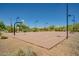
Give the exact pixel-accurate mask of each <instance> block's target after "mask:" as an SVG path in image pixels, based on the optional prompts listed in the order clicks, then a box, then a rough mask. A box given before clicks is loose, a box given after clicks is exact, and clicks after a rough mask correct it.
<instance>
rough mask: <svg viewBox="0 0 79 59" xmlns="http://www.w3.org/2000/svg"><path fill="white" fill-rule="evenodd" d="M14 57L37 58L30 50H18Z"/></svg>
mask: <svg viewBox="0 0 79 59" xmlns="http://www.w3.org/2000/svg"><path fill="white" fill-rule="evenodd" d="M16 55H17V56H37V54H36V53H35V52H33V51H32V50H30V49H29V48H28V49H26V50H23V49H19V50H18V52H17V53H16Z"/></svg>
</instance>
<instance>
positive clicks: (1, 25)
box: [0, 21, 6, 31]
mask: <svg viewBox="0 0 79 59" xmlns="http://www.w3.org/2000/svg"><path fill="white" fill-rule="evenodd" d="M5 29H6V26H5V24H4V23H3V21H0V30H1V31H2V30H5Z"/></svg>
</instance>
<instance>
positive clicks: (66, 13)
mask: <svg viewBox="0 0 79 59" xmlns="http://www.w3.org/2000/svg"><path fill="white" fill-rule="evenodd" d="M66 39H68V3H66Z"/></svg>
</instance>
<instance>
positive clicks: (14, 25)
mask: <svg viewBox="0 0 79 59" xmlns="http://www.w3.org/2000/svg"><path fill="white" fill-rule="evenodd" d="M15 25H16V23H15V24H14V36H15Z"/></svg>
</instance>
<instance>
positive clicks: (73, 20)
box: [68, 15, 75, 31]
mask: <svg viewBox="0 0 79 59" xmlns="http://www.w3.org/2000/svg"><path fill="white" fill-rule="evenodd" d="M68 16H69V17H73V19H72V22H73V31H74V29H75V28H74V25H75V16H74V15H68Z"/></svg>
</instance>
